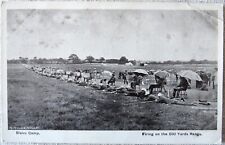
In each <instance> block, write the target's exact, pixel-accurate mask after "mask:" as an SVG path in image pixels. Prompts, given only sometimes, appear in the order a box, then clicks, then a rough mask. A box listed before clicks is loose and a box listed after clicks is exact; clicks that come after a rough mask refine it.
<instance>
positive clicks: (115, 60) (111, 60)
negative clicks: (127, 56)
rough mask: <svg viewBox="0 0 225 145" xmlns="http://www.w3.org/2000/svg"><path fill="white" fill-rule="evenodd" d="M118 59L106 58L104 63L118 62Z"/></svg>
mask: <svg viewBox="0 0 225 145" xmlns="http://www.w3.org/2000/svg"><path fill="white" fill-rule="evenodd" d="M119 61H120V60H119V59H106V63H119Z"/></svg>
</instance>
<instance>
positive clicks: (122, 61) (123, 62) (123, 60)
mask: <svg viewBox="0 0 225 145" xmlns="http://www.w3.org/2000/svg"><path fill="white" fill-rule="evenodd" d="M119 63H120V64H125V63H128V59H127V58H126V57H125V56H122V57H121V58H120V60H119Z"/></svg>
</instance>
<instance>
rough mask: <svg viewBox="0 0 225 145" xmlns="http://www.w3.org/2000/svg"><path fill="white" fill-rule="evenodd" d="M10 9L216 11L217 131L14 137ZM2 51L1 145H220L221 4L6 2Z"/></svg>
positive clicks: (49, 133) (58, 133) (62, 132)
mask: <svg viewBox="0 0 225 145" xmlns="http://www.w3.org/2000/svg"><path fill="white" fill-rule="evenodd" d="M12 9H52V10H53V9H54V10H56V9H57V10H64V9H74V10H81V9H110V10H112V9H113V10H116V9H129V10H138V9H146V10H149V9H151V10H217V11H218V60H217V63H218V93H217V95H218V96H217V111H218V114H217V130H157V131H156V130H141V131H138V130H136V131H134V130H132V131H123V130H119V131H94V130H93V131H91V130H86V131H81V130H79V131H78V130H74V131H71V130H70V131H67V130H35V131H34V130H24V131H25V132H27V133H29V132H38V133H39V134H40V135H17V134H16V131H17V130H8V111H7V109H8V104H7V54H6V50H7V10H12ZM1 12H2V27H1V30H2V44H1V46H2V49H1V68H2V69H1V77H2V78H1V83H2V85H1V90H2V91H1V96H2V99H3V100H2V107H3V108H2V110H3V115H2V116H3V124H2V126H3V130H2V137H3V138H2V139H3V142H27V143H31V142H32V143H104V144H118V143H120V144H149V143H152V144H171V143H173V144H184V143H185V144H189V143H195V144H204V143H207V144H220V143H221V133H222V98H223V5H222V4H190V3H189V4H187V3H152V2H44V1H42V2H38V1H36V2H25V1H22V2H21V1H20V2H18V1H14V2H13V1H8V2H3V4H2V11H1ZM143 132H144V133H152V132H153V133H162V132H167V133H169V132H172V133H178V132H179V133H185V132H188V133H190V132H193V133H201V134H202V136H199V137H196V136H153V137H152V136H143V135H142V133H143Z"/></svg>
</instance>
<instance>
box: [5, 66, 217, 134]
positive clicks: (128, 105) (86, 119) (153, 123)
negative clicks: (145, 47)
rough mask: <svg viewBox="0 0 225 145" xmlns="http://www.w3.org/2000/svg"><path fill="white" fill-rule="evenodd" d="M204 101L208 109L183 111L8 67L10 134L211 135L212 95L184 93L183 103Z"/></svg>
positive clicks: (199, 107)
mask: <svg viewBox="0 0 225 145" xmlns="http://www.w3.org/2000/svg"><path fill="white" fill-rule="evenodd" d="M55 67H60V68H63V69H65V70H73V69H75V68H82V69H85V68H97V69H107V70H114V71H116V72H118V71H121V70H124V69H135V68H137V67H130V66H123V65H109V66H100V65H90V64H85V65H55ZM169 67H170V68H176V69H177V70H181V69H184V68H186V69H191V68H192V69H193V68H195V69H202V68H206V69H208V70H213V68H214V67H215V66H211V65H208V66H201V65H195V66H193V65H186V66H182V65H177V66H175V65H173V66H168V65H164V66H163V65H155V66H151V68H153V69H159V68H161V69H163V68H169ZM199 99H203V100H207V101H209V102H210V103H211V105H209V106H205V105H200V104H199V105H197V106H183V105H173V104H161V103H154V102H147V101H143V100H140V99H139V98H137V97H134V96H125V95H123V94H112V93H107V92H104V91H101V90H95V89H93V88H91V87H83V86H78V85H76V84H73V83H66V82H64V81H60V80H56V79H53V78H47V77H44V76H40V75H38V74H36V73H34V72H32V71H29V70H27V69H25V68H24V66H22V65H20V64H8V127H9V129H40V130H41V129H45V130H46V129H47V130H50V129H51V130H214V129H216V121H217V120H216V117H217V110H216V108H217V95H216V90H213V89H211V88H210V89H209V91H200V90H197V89H194V88H193V89H191V90H188V98H187V102H195V101H198V100H199Z"/></svg>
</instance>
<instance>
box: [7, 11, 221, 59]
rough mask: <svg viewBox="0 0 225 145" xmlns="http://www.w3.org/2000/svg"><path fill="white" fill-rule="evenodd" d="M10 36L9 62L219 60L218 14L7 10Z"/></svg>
mask: <svg viewBox="0 0 225 145" xmlns="http://www.w3.org/2000/svg"><path fill="white" fill-rule="evenodd" d="M7 33H8V36H7V37H8V38H7V57H8V59H13V58H18V57H28V58H33V57H38V58H68V56H69V55H70V54H73V53H74V54H77V55H78V56H79V57H80V58H81V59H85V58H86V56H89V55H91V56H93V57H95V58H100V57H104V58H106V59H107V58H108V59H109V58H120V57H121V56H126V57H127V58H128V59H129V60H131V59H135V60H148V61H166V60H184V61H187V60H190V59H196V60H203V59H208V60H217V34H218V29H217V13H216V11H194V10H8V14H7Z"/></svg>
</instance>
